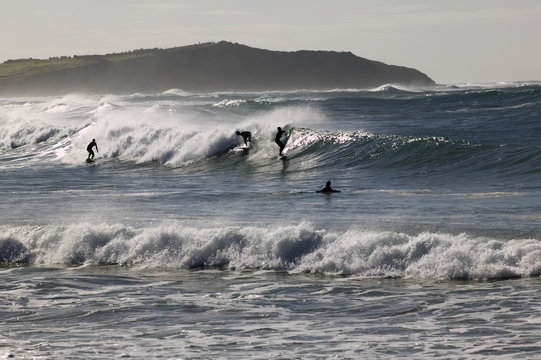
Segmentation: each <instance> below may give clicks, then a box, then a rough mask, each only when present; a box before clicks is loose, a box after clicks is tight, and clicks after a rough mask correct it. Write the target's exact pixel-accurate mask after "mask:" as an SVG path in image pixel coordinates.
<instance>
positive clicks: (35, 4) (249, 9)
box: [0, 0, 541, 84]
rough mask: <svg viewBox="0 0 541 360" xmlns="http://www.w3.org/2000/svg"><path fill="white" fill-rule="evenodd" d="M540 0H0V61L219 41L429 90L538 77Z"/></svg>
mask: <svg viewBox="0 0 541 360" xmlns="http://www.w3.org/2000/svg"><path fill="white" fill-rule="evenodd" d="M540 39H541V0H450V1H443V0H332V1H330V0H321V1H319V0H17V1H13V0H0V62H3V61H5V60H8V59H18V58H27V57H33V58H48V57H52V56H60V55H75V54H77V55H86V54H105V53H111V52H119V51H126V50H133V49H140V48H154V47H162V48H164V47H175V46H183V45H190V44H194V43H198V42H208V41H220V40H227V41H232V42H238V43H241V44H245V45H249V46H253V47H258V48H264V49H270V50H285V51H292V50H304V49H308V50H336V51H351V52H353V53H354V54H355V55H358V56H362V57H365V58H368V59H372V60H378V61H382V62H385V63H388V64H395V65H403V66H408V67H414V68H416V69H418V70H420V71H422V72H424V73H426V74H427V75H428V76H430V77H431V78H432V79H434V80H435V81H436V82H438V83H447V84H448V83H481V82H483V83H485V82H500V81H527V80H541V44H540Z"/></svg>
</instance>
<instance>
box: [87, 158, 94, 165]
mask: <svg viewBox="0 0 541 360" xmlns="http://www.w3.org/2000/svg"><path fill="white" fill-rule="evenodd" d="M86 162H87V163H89V164H90V163H93V162H94V160H92V159H86Z"/></svg>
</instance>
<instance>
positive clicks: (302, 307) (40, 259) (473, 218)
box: [0, 82, 541, 359]
mask: <svg viewBox="0 0 541 360" xmlns="http://www.w3.org/2000/svg"><path fill="white" fill-rule="evenodd" d="M540 114H541V83H538V82H528V83H500V84H479V85H477V84H468V85H441V86H435V87H431V88H422V89H410V88H404V87H399V86H395V85H385V86H382V87H379V88H376V89H368V90H359V89H337V90H333V91H306V90H299V91H290V92H280V91H275V92H259V93H239V92H236V93H204V94H196V93H189V92H185V91H182V90H179V89H171V90H169V91H166V92H163V93H158V94H139V93H138V94H131V95H109V94H102V95H80V94H71V95H66V96H55V97H32V98H0V198H1V211H0V290H1V291H0V306H1V309H2V311H1V313H0V325H1V327H2V329H3V331H2V332H1V333H0V357H3V358H36V359H41V358H43V359H49V358H81V359H82V358H84V359H103V358H134V359H148V358H155V359H170V358H179V359H180V358H183V359H184V358H185V359H209V358H212V359H217V358H224V359H225V358H227V359H242V358H245V359H268V358H276V359H304V358H306V359H313V358H321V359H328V358H340V359H359V358H394V357H404V358H429V357H430V358H434V357H436V358H445V359H449V358H451V359H463V358H468V359H469V358H473V359H484V358H487V357H490V358H492V357H495V358H496V357H498V358H524V359H530V358H535V357H539V356H541V342H539V340H538V336H537V334H539V331H541V316H540V315H539V314H540V313H541V300H539V296H538V294H539V291H540V290H541V280H540V276H541V144H540V141H539V139H540V137H541V122H540V121H539V115H540ZM278 126H280V127H282V128H283V129H284V130H285V135H284V137H283V138H282V141H283V142H284V143H285V144H286V148H285V154H286V155H287V158H285V159H280V158H279V156H278V146H277V145H276V144H275V143H274V136H275V134H276V131H277V130H276V129H277V127H278ZM237 130H240V131H250V132H251V133H252V139H253V141H252V144H251V147H250V148H249V149H242V146H243V145H244V144H243V143H242V138H241V137H239V136H237V135H236V134H235V131H237ZM92 139H96V142H97V144H98V149H99V151H98V152H97V153H96V158H95V162H94V163H86V162H85V159H86V157H87V155H88V153H87V151H86V146H87V145H88V143H89V142H90V141H92ZM327 181H332V186H333V188H335V189H338V190H340V191H341V192H340V193H332V194H321V193H316V191H317V190H319V189H320V188H321V187H322V186H323V185H325V183H326V182H327Z"/></svg>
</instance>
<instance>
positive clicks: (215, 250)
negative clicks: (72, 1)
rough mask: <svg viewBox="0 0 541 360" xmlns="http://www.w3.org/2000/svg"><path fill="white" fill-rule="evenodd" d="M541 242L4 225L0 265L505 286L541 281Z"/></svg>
mask: <svg viewBox="0 0 541 360" xmlns="http://www.w3.org/2000/svg"><path fill="white" fill-rule="evenodd" d="M540 255H541V242H539V239H508V240H502V239H495V238H490V237H480V236H475V235H468V234H459V235H451V234H446V233H431V232H422V233H419V234H414V235H410V234H405V233H397V232H390V231H374V230H363V229H350V230H347V231H341V232H339V231H336V232H333V231H325V230H321V229H317V228H315V227H313V226H312V225H310V224H307V223H301V224H299V225H292V226H277V227H273V228H259V227H243V228H240V227H230V226H226V227H221V228H205V229H199V228H194V227H184V226H181V225H178V224H167V225H166V224H164V225H160V226H156V227H152V228H133V227H127V226H123V225H121V224H116V225H105V224H74V225H70V226H52V225H51V226H44V227H29V226H22V227H4V228H3V229H2V235H1V236H0V262H2V263H3V264H4V266H13V265H17V264H18V265H32V264H38V265H47V266H51V265H70V266H73V265H81V264H98V265H103V264H123V265H128V266H134V267H145V268H160V267H165V268H178V269H190V268H200V267H221V268H224V269H229V270H240V269H266V270H273V271H287V272H291V273H299V272H303V273H306V272H307V273H315V274H331V275H357V276H365V277H407V278H432V279H434V278H435V279H506V278H515V277H528V276H539V275H540V274H541V256H540Z"/></svg>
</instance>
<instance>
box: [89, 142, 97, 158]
mask: <svg viewBox="0 0 541 360" xmlns="http://www.w3.org/2000/svg"><path fill="white" fill-rule="evenodd" d="M94 146H95V147H96V152H98V144H96V139H92V142H91V143H90V144H88V146H87V147H86V151H88V158H87V160H93V159H94V151H92V148H93V147H94Z"/></svg>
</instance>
